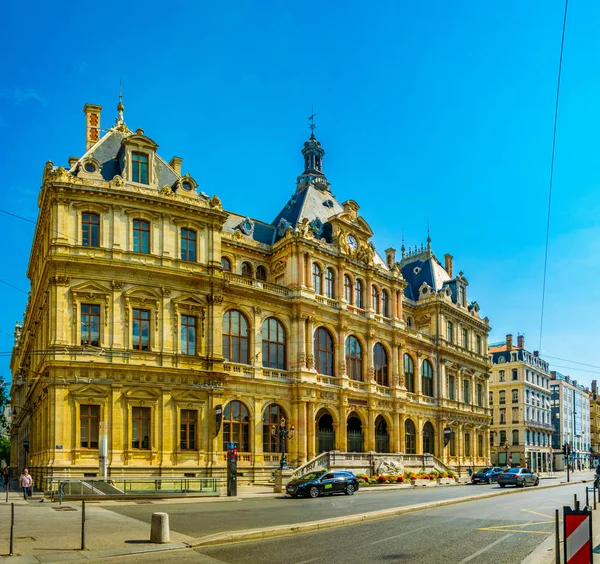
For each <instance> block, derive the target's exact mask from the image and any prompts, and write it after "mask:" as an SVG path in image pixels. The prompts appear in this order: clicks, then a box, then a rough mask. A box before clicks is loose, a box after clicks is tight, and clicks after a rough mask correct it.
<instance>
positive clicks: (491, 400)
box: [490, 392, 494, 405]
mask: <svg viewBox="0 0 600 564" xmlns="http://www.w3.org/2000/svg"><path fill="white" fill-rule="evenodd" d="M490 405H494V392H490Z"/></svg>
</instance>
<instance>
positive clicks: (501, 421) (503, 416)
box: [500, 408, 506, 432]
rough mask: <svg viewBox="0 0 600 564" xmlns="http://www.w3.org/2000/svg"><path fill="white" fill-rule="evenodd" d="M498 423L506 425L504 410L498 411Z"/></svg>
mask: <svg viewBox="0 0 600 564" xmlns="http://www.w3.org/2000/svg"><path fill="white" fill-rule="evenodd" d="M500 423H501V424H504V423H506V409H505V408H502V409H501V410H500ZM502 432H504V431H502Z"/></svg>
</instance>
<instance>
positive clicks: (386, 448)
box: [375, 415, 390, 452]
mask: <svg viewBox="0 0 600 564" xmlns="http://www.w3.org/2000/svg"><path fill="white" fill-rule="evenodd" d="M375 451H376V452H390V436H389V435H388V428H387V422H386V420H385V417H383V415H380V416H379V417H377V419H375Z"/></svg>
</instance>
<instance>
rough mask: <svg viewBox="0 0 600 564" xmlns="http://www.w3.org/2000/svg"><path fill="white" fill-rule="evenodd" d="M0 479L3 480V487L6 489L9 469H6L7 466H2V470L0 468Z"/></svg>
mask: <svg viewBox="0 0 600 564" xmlns="http://www.w3.org/2000/svg"><path fill="white" fill-rule="evenodd" d="M2 480H3V481H4V482H3V483H4V489H5V490H7V489H8V482H9V481H10V470H9V469H8V466H6V467H5V468H4V470H2Z"/></svg>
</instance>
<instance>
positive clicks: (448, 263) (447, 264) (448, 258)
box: [444, 254, 452, 278]
mask: <svg viewBox="0 0 600 564" xmlns="http://www.w3.org/2000/svg"><path fill="white" fill-rule="evenodd" d="M444 270H445V271H446V272H447V273H448V276H450V278H452V255H449V254H445V255H444Z"/></svg>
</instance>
